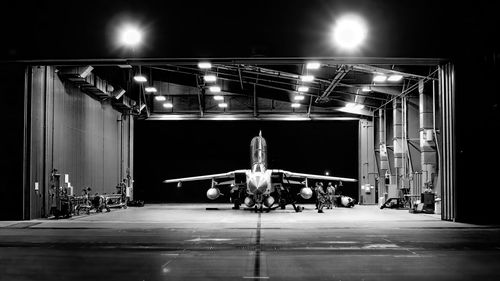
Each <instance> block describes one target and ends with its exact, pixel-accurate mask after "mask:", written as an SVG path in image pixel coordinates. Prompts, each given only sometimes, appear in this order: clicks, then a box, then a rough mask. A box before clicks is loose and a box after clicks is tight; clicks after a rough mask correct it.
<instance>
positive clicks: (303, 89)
mask: <svg viewBox="0 0 500 281" xmlns="http://www.w3.org/2000/svg"><path fill="white" fill-rule="evenodd" d="M297 91H299V92H307V91H309V87H307V86H300V87H299V88H298V89H297Z"/></svg>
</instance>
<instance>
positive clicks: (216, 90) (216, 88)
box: [208, 86, 220, 93]
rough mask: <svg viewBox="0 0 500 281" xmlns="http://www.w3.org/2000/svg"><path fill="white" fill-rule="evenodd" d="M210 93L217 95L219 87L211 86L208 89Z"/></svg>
mask: <svg viewBox="0 0 500 281" xmlns="http://www.w3.org/2000/svg"><path fill="white" fill-rule="evenodd" d="M208 89H209V90H210V92H212V93H219V92H220V87H219V86H211V87H209V88H208Z"/></svg>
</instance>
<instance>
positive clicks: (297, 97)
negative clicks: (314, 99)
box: [293, 95, 305, 101]
mask: <svg viewBox="0 0 500 281" xmlns="http://www.w3.org/2000/svg"><path fill="white" fill-rule="evenodd" d="M304 98H305V97H304V96H303V95H296V96H295V97H294V98H293V99H294V100H297V101H300V100H304Z"/></svg>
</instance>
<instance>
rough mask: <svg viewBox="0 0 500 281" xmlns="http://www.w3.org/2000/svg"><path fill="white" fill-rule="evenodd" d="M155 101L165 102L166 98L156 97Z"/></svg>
mask: <svg viewBox="0 0 500 281" xmlns="http://www.w3.org/2000/svg"><path fill="white" fill-rule="evenodd" d="M155 100H157V101H166V100H167V98H166V97H165V96H156V97H155Z"/></svg>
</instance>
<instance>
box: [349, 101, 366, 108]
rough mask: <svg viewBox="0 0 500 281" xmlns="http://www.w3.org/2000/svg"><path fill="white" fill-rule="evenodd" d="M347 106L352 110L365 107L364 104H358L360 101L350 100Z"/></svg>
mask: <svg viewBox="0 0 500 281" xmlns="http://www.w3.org/2000/svg"><path fill="white" fill-rule="evenodd" d="M345 108H346V109H352V110H360V109H363V108H365V106H364V105H362V104H358V103H353V102H348V103H346V105H345Z"/></svg>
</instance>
